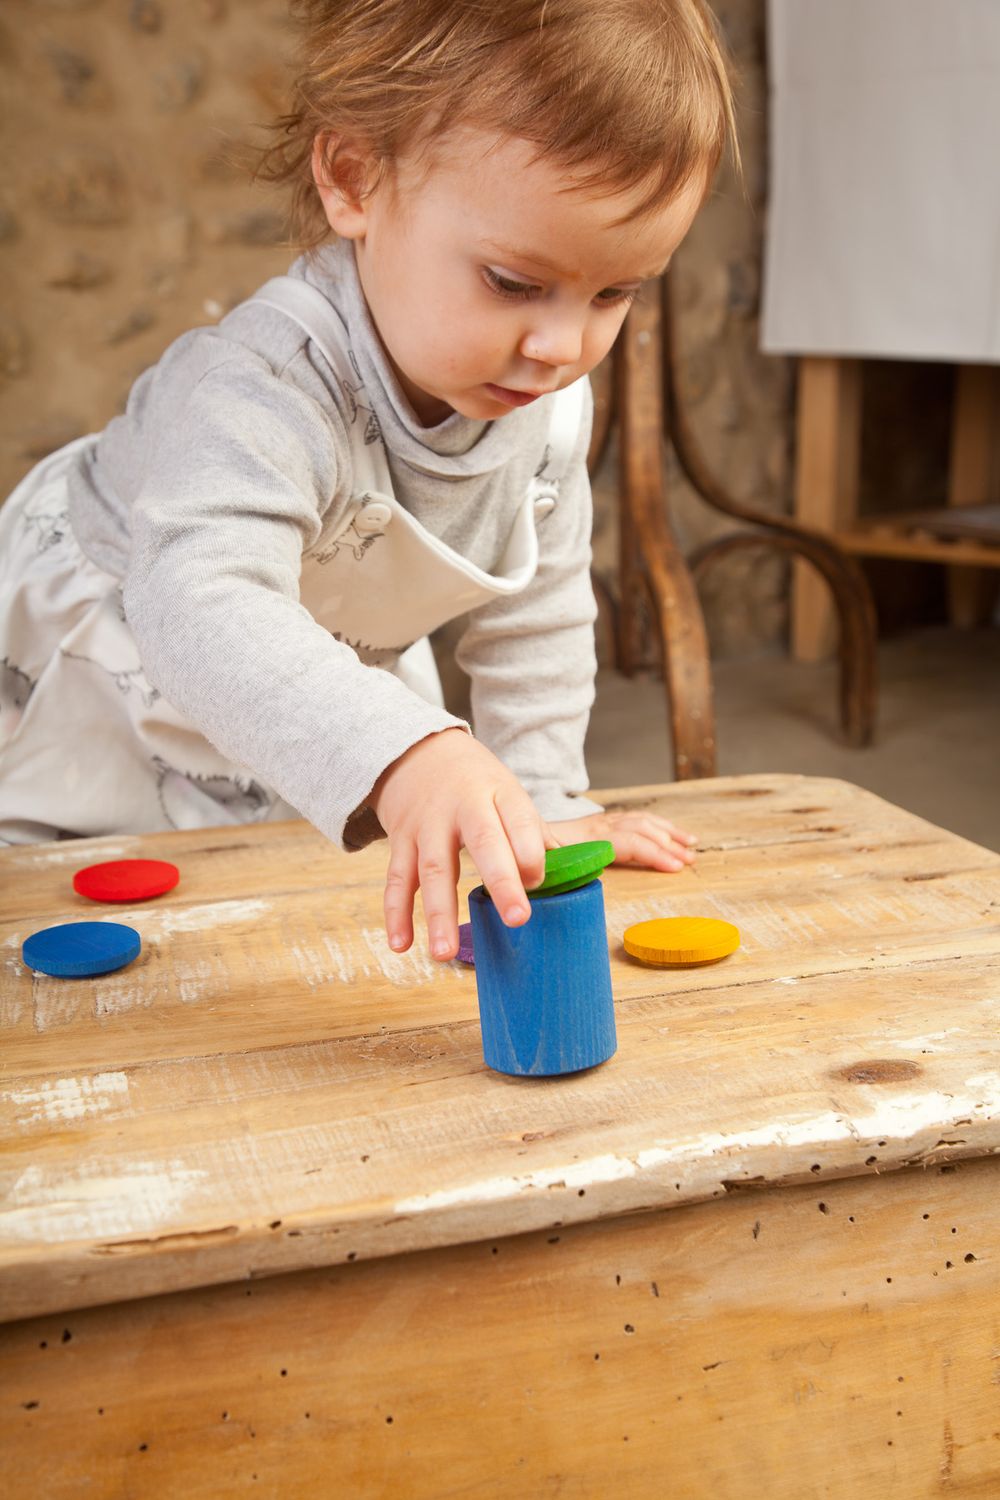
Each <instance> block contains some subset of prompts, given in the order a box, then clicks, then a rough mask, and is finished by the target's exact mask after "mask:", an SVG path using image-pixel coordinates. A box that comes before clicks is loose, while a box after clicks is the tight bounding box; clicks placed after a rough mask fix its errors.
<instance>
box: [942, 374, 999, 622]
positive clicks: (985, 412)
mask: <svg viewBox="0 0 1000 1500" xmlns="http://www.w3.org/2000/svg"><path fill="white" fill-rule="evenodd" d="M998 434H1000V371H998V369H997V367H996V366H995V365H959V366H958V368H957V370H956V372H955V406H954V415H953V419H952V442H951V460H950V470H949V475H948V504H949V505H952V506H966V505H987V504H989V503H990V501H993V500H1000V435H998ZM993 565H994V566H1000V563H995V564H993ZM995 598H996V581H995V580H994V579H993V578H992V577H991V576H990V575H988V574H986V573H984V572H982V571H976V572H970V571H969V570H968V569H967V568H952V569H950V571H949V574H948V601H949V607H950V611H951V618H952V622H953V624H956V625H961V626H965V627H967V628H968V627H971V626H973V625H981V624H984V623H985V622H986V620H987V619H988V618H989V614H990V609H991V606H992V602H993V601H994V600H995Z"/></svg>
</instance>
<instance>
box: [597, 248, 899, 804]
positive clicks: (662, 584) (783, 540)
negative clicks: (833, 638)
mask: <svg viewBox="0 0 1000 1500" xmlns="http://www.w3.org/2000/svg"><path fill="white" fill-rule="evenodd" d="M677 357H678V356H677V339H676V332H675V319H674V317H673V315H672V310H671V297H670V276H669V274H667V275H666V276H664V277H662V278H661V295H660V297H659V298H657V297H650V298H648V299H646V300H645V301H640V302H637V303H635V304H634V305H633V307H632V308H631V309H630V310H629V314H628V317H627V318H626V320H625V324H624V327H623V329H622V333H621V335H620V337H619V341H618V344H617V345H616V349H615V353H614V360H613V363H612V364H611V366H610V378H609V374H608V371H604V372H602V374H603V375H604V379H603V380H602V379H601V378H600V377H599V378H598V380H597V382H596V401H595V420H594V434H593V440H592V443H591V468H592V469H593V468H596V466H597V464H598V463H599V462H600V460H601V458H602V456H603V454H604V452H605V449H606V446H607V443H608V440H609V437H610V434H611V431H612V429H613V427H614V426H615V424H617V429H618V448H619V465H620V475H621V479H620V485H619V523H620V524H619V533H620V534H619V562H618V568H619V586H618V597H617V600H609V599H608V598H607V597H605V603H606V605H609V606H610V607H611V608H612V609H613V610H614V613H615V618H616V631H615V640H616V665H617V666H618V668H619V670H621V671H622V672H624V673H625V674H626V676H632V675H633V674H634V672H635V671H636V670H637V668H638V667H639V666H640V665H641V663H642V661H643V659H644V655H645V652H644V636H645V634H646V631H647V627H648V626H651V632H652V634H653V635H654V636H655V638H656V640H657V643H658V645H659V654H660V659H661V661H662V666H663V676H664V685H665V688H666V693H667V710H668V720H669V723H670V730H671V743H672V753H673V766H674V775H675V777H676V778H677V779H678V780H685V779H687V778H689V777H698V776H712V775H714V774H715V769H716V745H715V711H714V704H713V698H712V674H711V664H710V661H709V652H708V641H707V637H706V633H705V623H704V618H703V615H702V611H701V606H700V604H699V601H698V594H697V589H696V579H697V577H698V576H699V575H700V574H701V573H702V572H704V570H705V569H706V568H707V567H709V566H710V565H711V564H712V563H713V562H715V561H717V560H718V559H719V558H721V557H725V556H726V555H728V554H729V553H730V552H733V551H735V550H736V549H738V548H744V547H776V548H778V549H779V550H780V551H782V552H784V553H786V554H787V555H790V556H792V557H797V558H802V559H805V560H806V561H807V562H808V563H809V565H810V567H811V569H813V570H815V573H816V575H817V577H818V578H819V580H820V585H819V586H820V588H821V589H822V590H824V592H825V591H827V590H828V591H829V596H830V599H831V601H832V608H833V610H834V611H835V612H836V615H837V619H838V621H839V627H840V634H839V649H840V713H841V722H842V725H843V728H844V732H845V734H846V736H847V739H848V741H849V743H850V744H852V745H866V744H869V743H870V742H871V739H872V736H873V734H874V726H875V713H876V700H877V659H876V646H877V642H876V623H875V611H874V607H873V604H872V600H871V595H870V593H869V590H868V585H867V583H866V581H865V578H864V575H863V574H862V572H861V570H860V568H859V567H858V565H857V563H856V562H855V561H854V560H853V558H851V557H849V556H848V555H847V554H846V553H845V552H844V551H843V550H842V549H841V548H840V547H839V546H838V545H837V543H836V542H835V541H833V540H830V539H829V538H827V537H825V536H822V535H821V534H820V533H819V532H818V531H816V530H815V529H810V528H809V527H808V526H806V525H803V524H802V523H801V522H800V521H793V520H790V519H788V518H785V517H782V516H775V515H772V514H770V513H769V512H765V511H760V510H758V509H757V508H756V507H754V506H751V505H748V504H745V503H742V502H740V501H737V500H736V499H735V498H734V497H733V496H732V495H730V494H729V493H728V491H726V490H725V489H724V488H723V487H722V485H721V484H719V482H718V481H717V480H716V479H715V477H714V475H713V474H712V473H711V471H710V469H709V467H708V465H707V464H706V462H705V460H704V457H703V456H702V454H701V452H700V450H699V447H698V444H697V441H696V439H695V436H694V432H693V429H692V427H691V424H690V422H689V421H688V418H687V416H686V413H685V412H684V409H683V407H682V405H681V402H680V398H679V395H678V381H677ZM664 440H666V441H667V442H669V443H670V444H671V445H672V447H673V450H674V452H675V454H676V456H677V460H678V462H679V464H680V467H681V469H682V470H683V472H684V473H685V475H686V476H687V478H688V480H689V481H690V483H691V484H692V486H693V487H694V489H695V491H696V492H697V493H698V495H699V496H700V497H701V499H702V500H704V502H705V503H706V504H707V505H708V506H710V507H711V508H712V509H714V510H716V511H719V512H720V513H722V514H723V515H726V516H729V517H731V518H732V519H733V520H735V521H737V522H738V523H739V529H736V530H733V531H730V532H727V533H725V534H724V535H723V536H721V537H718V538H716V539H715V540H714V541H712V542H709V543H708V544H707V545H705V546H703V547H701V548H699V549H698V550H697V551H696V552H695V553H694V554H693V555H692V556H691V557H690V558H685V556H684V553H683V550H682V549H681V547H680V544H679V543H678V541H677V538H676V536H675V534H674V530H673V526H672V524H671V518H670V496H669V489H668V485H667V480H666V474H665V469H664V463H663V456H664ZM605 594H606V591H605Z"/></svg>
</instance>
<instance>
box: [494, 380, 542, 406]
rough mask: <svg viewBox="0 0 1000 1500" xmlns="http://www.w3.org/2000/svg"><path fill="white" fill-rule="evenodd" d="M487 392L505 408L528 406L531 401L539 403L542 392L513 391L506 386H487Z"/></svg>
mask: <svg viewBox="0 0 1000 1500" xmlns="http://www.w3.org/2000/svg"><path fill="white" fill-rule="evenodd" d="M484 390H487V391H488V392H489V393H490V395H491V396H492V397H493V399H494V401H502V402H503V403H504V405H505V406H527V405H528V403H529V402H531V401H537V400H538V397H539V395H540V394H541V392H539V391H512V390H510V389H509V388H508V387H507V386H505V385H486V386H484Z"/></svg>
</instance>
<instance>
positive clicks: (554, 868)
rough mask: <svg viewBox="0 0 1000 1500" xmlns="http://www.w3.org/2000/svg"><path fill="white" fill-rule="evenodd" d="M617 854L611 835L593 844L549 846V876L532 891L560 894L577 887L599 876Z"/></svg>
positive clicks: (546, 864) (540, 894)
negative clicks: (556, 847) (610, 840)
mask: <svg viewBox="0 0 1000 1500" xmlns="http://www.w3.org/2000/svg"><path fill="white" fill-rule="evenodd" d="M614 857H615V849H614V845H613V844H610V843H609V842H608V840H607V839H596V840H594V841H593V842H592V843H589V844H567V845H566V846H565V848H563V849H547V850H546V851H545V879H544V880H543V881H542V883H541V885H536V886H535V887H534V889H533V890H530V891H529V892H528V895H529V896H559V895H561V894H562V892H563V891H575V890H576V888H577V886H580V885H588V884H589V883H590V881H592V880H596V879H597V877H598V875H600V873H601V871H602V870H603V869H604V867H605V866H606V865H610V864H611V862H612V860H613V859H614Z"/></svg>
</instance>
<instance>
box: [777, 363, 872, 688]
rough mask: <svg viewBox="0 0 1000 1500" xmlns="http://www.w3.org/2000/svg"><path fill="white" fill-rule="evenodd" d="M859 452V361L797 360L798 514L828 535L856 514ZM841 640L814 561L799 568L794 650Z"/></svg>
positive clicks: (802, 653)
mask: <svg viewBox="0 0 1000 1500" xmlns="http://www.w3.org/2000/svg"><path fill="white" fill-rule="evenodd" d="M860 455H861V362H860V360H857V359H834V358H827V357H819V356H810V357H808V358H802V359H800V360H799V361H798V395H797V407H796V453H795V516H796V519H797V520H799V521H802V522H803V523H804V524H805V525H807V526H812V527H813V528H815V529H816V530H818V531H821V532H823V533H825V534H829V533H830V532H832V531H837V530H840V529H843V528H844V527H846V526H848V525H849V523H850V522H851V521H853V520H854V518H855V517H856V515H857V509H858V485H859V477H860ZM834 645H835V632H834V614H833V606H832V603H831V600H830V596H829V590H828V589H827V587H826V585H825V584H824V583H823V582H822V580H821V579H820V577H819V575H818V574H817V573H816V572H815V571H814V570H813V569H812V568H811V567H810V566H809V564H808V563H805V562H802V561H798V562H796V563H795V565H794V569H793V587H792V653H793V655H794V656H795V657H796V659H797V660H798V661H819V660H821V659H822V658H823V657H826V656H829V655H830V653H831V652H832V650H833V649H834Z"/></svg>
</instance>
